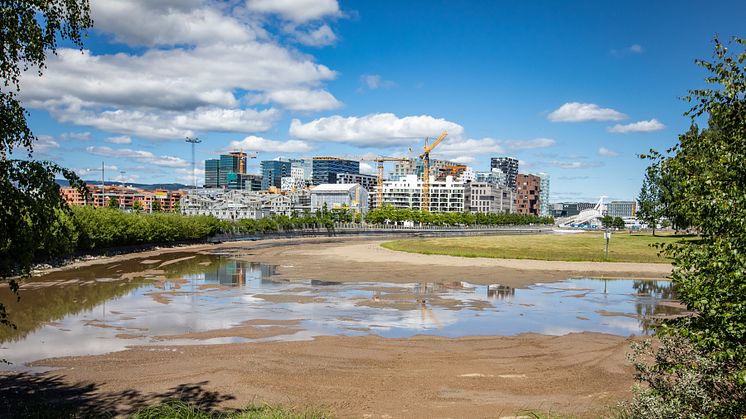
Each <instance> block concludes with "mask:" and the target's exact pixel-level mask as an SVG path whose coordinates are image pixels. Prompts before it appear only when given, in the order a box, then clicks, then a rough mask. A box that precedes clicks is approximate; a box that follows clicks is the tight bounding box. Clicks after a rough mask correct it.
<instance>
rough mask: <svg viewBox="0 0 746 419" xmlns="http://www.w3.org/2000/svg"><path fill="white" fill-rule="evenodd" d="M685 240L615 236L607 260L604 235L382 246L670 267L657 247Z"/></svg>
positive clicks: (437, 252)
mask: <svg viewBox="0 0 746 419" xmlns="http://www.w3.org/2000/svg"><path fill="white" fill-rule="evenodd" d="M691 239H692V237H684V236H655V237H654V236H652V235H650V234H629V233H627V232H618V233H614V234H613V235H612V237H611V240H610V242H609V258H608V259H607V258H606V257H605V246H606V242H605V241H604V238H603V233H600V232H599V233H596V232H593V233H578V234H537V235H526V236H476V237H458V238H442V239H441V238H437V239H407V240H396V241H391V242H386V243H383V244H382V246H383V247H385V248H387V249H391V250H399V251H403V252H411V253H423V254H427V255H449V256H463V257H487V258H498V259H535V260H559V261H591V262H642V263H669V262H670V261H669V260H668V259H666V258H664V257H662V256H658V252H659V250H658V249H657V248H655V247H653V246H652V245H653V244H655V243H673V242H676V241H680V240H691Z"/></svg>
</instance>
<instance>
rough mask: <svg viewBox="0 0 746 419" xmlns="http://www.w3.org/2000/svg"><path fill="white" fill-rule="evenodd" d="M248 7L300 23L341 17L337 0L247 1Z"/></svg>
mask: <svg viewBox="0 0 746 419" xmlns="http://www.w3.org/2000/svg"><path fill="white" fill-rule="evenodd" d="M246 7H247V8H248V9H249V10H253V11H256V12H261V13H271V14H277V15H280V16H282V17H283V18H285V19H288V20H292V21H294V22H298V23H301V22H307V21H310V20H316V19H321V18H323V17H327V16H329V17H334V16H338V15H339V4H338V3H337V0H247V2H246Z"/></svg>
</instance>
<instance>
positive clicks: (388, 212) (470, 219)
mask: <svg viewBox="0 0 746 419" xmlns="http://www.w3.org/2000/svg"><path fill="white" fill-rule="evenodd" d="M365 221H367V222H369V223H372V224H385V223H401V222H404V221H412V222H414V223H417V224H422V225H434V226H443V225H450V226H458V225H529V224H554V218H552V217H538V216H535V215H529V214H515V213H513V214H495V213H477V214H473V213H470V212H455V211H454V212H425V211H422V210H419V209H408V208H394V207H392V206H388V205H384V206H383V207H382V208H376V209H374V210H372V211H370V212H368V214H367V215H366V217H365Z"/></svg>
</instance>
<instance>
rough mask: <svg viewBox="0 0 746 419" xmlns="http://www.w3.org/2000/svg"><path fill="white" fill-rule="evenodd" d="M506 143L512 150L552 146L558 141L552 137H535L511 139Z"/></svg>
mask: <svg viewBox="0 0 746 419" xmlns="http://www.w3.org/2000/svg"><path fill="white" fill-rule="evenodd" d="M506 144H507V146H508V148H510V149H511V150H527V149H534V148H546V147H551V146H553V145H555V144H557V142H556V141H554V140H553V139H551V138H535V139H533V140H509V141H506Z"/></svg>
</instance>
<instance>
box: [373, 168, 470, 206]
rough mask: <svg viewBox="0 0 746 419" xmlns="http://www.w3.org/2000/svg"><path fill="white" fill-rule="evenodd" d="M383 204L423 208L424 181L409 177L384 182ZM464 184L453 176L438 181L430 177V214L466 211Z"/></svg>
mask: <svg viewBox="0 0 746 419" xmlns="http://www.w3.org/2000/svg"><path fill="white" fill-rule="evenodd" d="M383 204H384V205H391V206H393V207H396V208H411V209H420V208H422V179H420V178H419V177H418V176H417V175H407V176H404V177H403V178H401V179H399V180H392V181H386V182H383ZM464 209H465V207H464V183H463V182H459V181H455V180H454V179H453V177H452V176H448V177H446V179H445V180H444V181H436V180H435V177H434V176H430V212H449V211H464Z"/></svg>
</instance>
